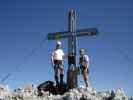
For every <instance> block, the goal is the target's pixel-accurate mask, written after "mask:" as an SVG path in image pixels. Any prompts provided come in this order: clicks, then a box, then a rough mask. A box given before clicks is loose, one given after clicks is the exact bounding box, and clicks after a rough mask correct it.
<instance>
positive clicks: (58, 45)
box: [56, 41, 62, 49]
mask: <svg viewBox="0 0 133 100" xmlns="http://www.w3.org/2000/svg"><path fill="white" fill-rule="evenodd" d="M61 48H62V43H61V42H60V41H57V44H56V49H61Z"/></svg>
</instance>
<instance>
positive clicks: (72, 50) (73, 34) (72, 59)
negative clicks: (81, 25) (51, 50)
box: [47, 10, 98, 88]
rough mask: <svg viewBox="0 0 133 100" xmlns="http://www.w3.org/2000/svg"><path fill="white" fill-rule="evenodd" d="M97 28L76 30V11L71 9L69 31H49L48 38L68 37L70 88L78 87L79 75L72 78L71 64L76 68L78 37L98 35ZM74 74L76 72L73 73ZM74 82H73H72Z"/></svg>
mask: <svg viewBox="0 0 133 100" xmlns="http://www.w3.org/2000/svg"><path fill="white" fill-rule="evenodd" d="M97 33H98V30H97V28H85V29H79V30H76V11H75V10H70V11H69V14H68V31H64V32H53V33H48V35H47V38H48V40H58V39H62V38H67V39H68V71H67V85H68V87H69V88H74V87H77V75H76V74H75V75H74V78H73V79H71V69H70V67H71V65H73V66H74V68H75V69H76V67H77V61H76V55H77V54H76V52H77V51H76V50H77V43H76V42H77V37H83V36H95V35H97ZM73 74H74V73H73ZM71 83H73V84H71Z"/></svg>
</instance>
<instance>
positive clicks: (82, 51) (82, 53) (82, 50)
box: [79, 48, 85, 56]
mask: <svg viewBox="0 0 133 100" xmlns="http://www.w3.org/2000/svg"><path fill="white" fill-rule="evenodd" d="M79 54H80V55H81V56H82V55H84V54H85V49H83V48H81V49H80V50H79Z"/></svg>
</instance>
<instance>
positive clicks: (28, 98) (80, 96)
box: [0, 86, 132, 100]
mask: <svg viewBox="0 0 133 100" xmlns="http://www.w3.org/2000/svg"><path fill="white" fill-rule="evenodd" d="M0 100H132V98H128V97H127V96H126V95H125V94H124V91H123V90H122V89H120V88H119V89H116V90H111V91H102V92H97V91H96V90H95V89H93V88H85V87H84V86H80V87H78V88H74V89H71V90H69V91H67V92H66V93H64V94H63V95H53V94H51V93H49V92H43V95H42V96H38V93H37V88H36V87H27V88H24V89H17V90H15V91H10V90H8V89H4V88H1V89H0Z"/></svg>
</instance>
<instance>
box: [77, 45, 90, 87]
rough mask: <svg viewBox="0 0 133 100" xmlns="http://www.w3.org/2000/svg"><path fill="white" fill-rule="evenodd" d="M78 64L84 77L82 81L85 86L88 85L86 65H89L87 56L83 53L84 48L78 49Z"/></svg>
mask: <svg viewBox="0 0 133 100" xmlns="http://www.w3.org/2000/svg"><path fill="white" fill-rule="evenodd" d="M79 54H80V57H79V65H80V69H81V73H82V75H83V78H84V82H85V84H86V87H88V86H89V80H88V73H89V70H88V67H89V63H90V62H89V56H88V55H86V54H85V49H83V48H82V49H80V50H79Z"/></svg>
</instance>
